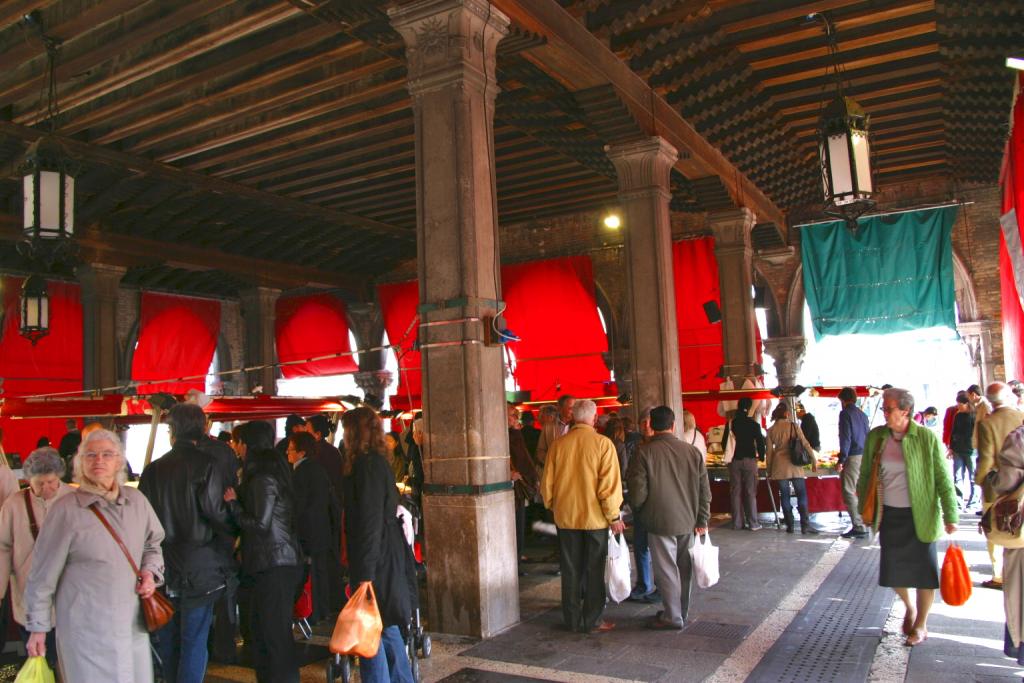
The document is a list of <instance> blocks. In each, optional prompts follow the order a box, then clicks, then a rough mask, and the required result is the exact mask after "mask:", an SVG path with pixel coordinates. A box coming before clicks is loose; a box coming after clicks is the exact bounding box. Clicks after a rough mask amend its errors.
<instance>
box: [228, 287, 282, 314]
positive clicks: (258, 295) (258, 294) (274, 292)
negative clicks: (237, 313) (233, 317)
mask: <svg viewBox="0 0 1024 683" xmlns="http://www.w3.org/2000/svg"><path fill="white" fill-rule="evenodd" d="M280 298H281V290H280V289H277V288H275V287H252V288H250V289H243V290H241V291H240V292H239V293H238V299H239V301H240V302H241V303H242V315H245V311H246V309H250V310H251V308H252V307H254V306H267V305H270V306H274V305H276V304H277V300H278V299H280Z"/></svg>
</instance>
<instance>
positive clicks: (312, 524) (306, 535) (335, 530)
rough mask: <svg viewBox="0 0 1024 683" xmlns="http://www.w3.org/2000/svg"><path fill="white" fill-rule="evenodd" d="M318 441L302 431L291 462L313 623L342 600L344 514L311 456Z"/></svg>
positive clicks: (291, 447) (293, 446)
mask: <svg viewBox="0 0 1024 683" xmlns="http://www.w3.org/2000/svg"><path fill="white" fill-rule="evenodd" d="M316 448H317V444H316V440H315V439H314V438H313V435H312V434H303V433H298V434H295V435H293V436H292V438H291V441H290V442H289V444H288V451H287V454H288V462H290V463H291V464H292V467H293V468H294V472H293V474H292V485H293V486H294V492H295V523H296V526H297V527H298V532H299V544H300V545H301V546H302V552H303V553H304V554H305V555H306V556H307V557H308V558H309V565H310V566H309V571H310V575H311V581H310V584H311V586H310V587H311V588H312V593H313V613H312V614H311V615H310V618H309V621H310V623H314V624H315V623H316V622H318V621H320V620H321V619H323V618H324V617H326V616H328V615H329V614H330V613H331V611H332V610H333V609H334V608H335V607H336V606H337V604H338V603H340V602H341V595H340V594H337V593H336V591H339V590H340V586H341V578H340V573H341V568H340V561H339V554H338V553H339V544H340V542H341V532H340V523H341V520H340V515H339V510H338V508H337V506H336V503H335V502H334V501H333V500H332V497H333V495H332V493H331V487H330V482H329V478H328V476H327V472H325V471H324V468H323V467H322V466H321V465H320V463H319V462H317V461H316V460H314V459H313V458H312V457H311V455H310V454H311V453H314V452H316Z"/></svg>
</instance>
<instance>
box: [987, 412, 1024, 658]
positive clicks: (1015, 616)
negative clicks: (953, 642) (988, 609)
mask: <svg viewBox="0 0 1024 683" xmlns="http://www.w3.org/2000/svg"><path fill="white" fill-rule="evenodd" d="M985 483H986V485H987V488H989V489H991V491H992V495H993V496H994V497H995V498H998V497H999V496H1002V495H1006V494H1008V493H1012V492H1014V491H1016V490H1017V489H1018V488H1020V486H1021V484H1024V427H1017V428H1016V429H1014V430H1013V431H1012V432H1010V433H1009V434H1008V435H1007V437H1006V441H1004V442H1003V445H1002V448H1000V449H999V451H998V452H997V453H996V464H995V468H994V469H992V470H991V471H990V472H989V473H988V476H987V478H986V482H985ZM1003 612H1004V614H1005V616H1006V626H1005V627H1004V629H1003V654H1005V655H1006V656H1007V657H1011V658H1013V659H1015V660H1017V664H1019V665H1021V666H1024V647H1021V640H1022V639H1024V548H1003Z"/></svg>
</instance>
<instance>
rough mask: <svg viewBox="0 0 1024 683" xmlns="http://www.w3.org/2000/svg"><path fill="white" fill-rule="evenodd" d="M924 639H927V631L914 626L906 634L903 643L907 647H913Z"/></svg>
mask: <svg viewBox="0 0 1024 683" xmlns="http://www.w3.org/2000/svg"><path fill="white" fill-rule="evenodd" d="M926 640H928V631H926V630H924V629H923V628H915V629H914V630H913V631H911V633H910V635H908V636H907V641H906V642H905V643H904V645H906V646H907V647H914V646H915V645H920V644H921V643H923V642H924V641H926Z"/></svg>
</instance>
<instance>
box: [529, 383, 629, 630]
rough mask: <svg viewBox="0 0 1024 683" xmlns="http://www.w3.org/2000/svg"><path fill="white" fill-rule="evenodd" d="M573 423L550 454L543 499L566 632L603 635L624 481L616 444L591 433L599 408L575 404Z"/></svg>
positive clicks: (620, 525)
mask: <svg viewBox="0 0 1024 683" xmlns="http://www.w3.org/2000/svg"><path fill="white" fill-rule="evenodd" d="M572 413H573V419H574V421H575V424H573V426H572V428H571V429H569V432H568V433H567V434H566V435H565V436H563V437H561V438H559V439H557V440H556V441H555V442H554V443H553V444H551V447H550V448H549V449H548V453H547V462H546V463H545V466H544V475H543V478H542V479H541V494H542V495H543V497H544V505H545V506H546V507H547V508H549V509H550V510H552V511H553V512H554V515H555V526H557V527H558V544H559V559H560V564H561V570H562V615H563V617H564V619H565V626H566V628H568V629H569V630H570V631H580V632H583V633H605V632H607V631H610V630H612V628H614V624H612V623H611V622H608V621H604V620H603V619H601V613H602V612H603V611H604V602H605V585H604V566H605V561H606V559H607V556H608V529H609V527H610V528H611V530H612V532H613V533H617V534H618V533H622V531H623V530H624V529H625V525H624V524H623V523H622V520H621V518H620V517H619V508H620V507H621V506H622V478H621V475H620V473H619V461H618V458H617V456H616V454H615V445H614V444H613V443H612V442H611V440H610V439H608V438H607V437H604V436H602V435H600V434H598V433H597V432H596V431H595V430H594V421H595V420H596V418H597V405H596V404H595V403H594V402H593V401H588V400H580V401H576V404H575V405H574V406H573V411H572Z"/></svg>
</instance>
